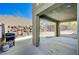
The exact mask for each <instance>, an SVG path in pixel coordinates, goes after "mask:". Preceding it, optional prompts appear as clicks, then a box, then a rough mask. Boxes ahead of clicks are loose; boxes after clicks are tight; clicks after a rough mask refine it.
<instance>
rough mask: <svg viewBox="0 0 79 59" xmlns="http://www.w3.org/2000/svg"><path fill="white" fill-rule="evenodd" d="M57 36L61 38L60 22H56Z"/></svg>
mask: <svg viewBox="0 0 79 59" xmlns="http://www.w3.org/2000/svg"><path fill="white" fill-rule="evenodd" d="M56 36H57V37H58V36H60V27H59V22H56Z"/></svg>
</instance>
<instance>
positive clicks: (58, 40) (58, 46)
mask: <svg viewBox="0 0 79 59" xmlns="http://www.w3.org/2000/svg"><path fill="white" fill-rule="evenodd" d="M76 54H77V39H73V38H67V37H42V38H40V46H39V47H35V46H33V45H32V40H31V39H25V40H21V41H16V44H15V46H14V47H12V48H10V49H9V51H7V52H3V53H1V55H76Z"/></svg>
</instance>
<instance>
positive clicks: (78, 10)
mask: <svg viewBox="0 0 79 59" xmlns="http://www.w3.org/2000/svg"><path fill="white" fill-rule="evenodd" d="M77 41H78V42H77V43H78V44H77V54H78V55H79V3H78V4H77Z"/></svg>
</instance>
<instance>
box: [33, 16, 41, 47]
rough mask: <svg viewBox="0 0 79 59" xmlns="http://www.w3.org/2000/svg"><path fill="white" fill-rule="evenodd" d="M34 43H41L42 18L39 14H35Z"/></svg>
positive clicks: (36, 44) (37, 44) (35, 44)
mask: <svg viewBox="0 0 79 59" xmlns="http://www.w3.org/2000/svg"><path fill="white" fill-rule="evenodd" d="M32 22H33V23H32V24H33V40H32V42H33V45H34V46H36V47H38V46H39V43H40V19H39V16H37V15H33V21H32Z"/></svg>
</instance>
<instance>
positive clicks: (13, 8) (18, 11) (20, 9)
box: [0, 3, 32, 19]
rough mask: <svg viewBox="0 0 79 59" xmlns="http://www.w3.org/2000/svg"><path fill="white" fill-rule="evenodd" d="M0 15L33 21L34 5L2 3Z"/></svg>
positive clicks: (0, 4)
mask: <svg viewBox="0 0 79 59" xmlns="http://www.w3.org/2000/svg"><path fill="white" fill-rule="evenodd" d="M0 15H12V16H19V17H24V18H27V19H32V3H0Z"/></svg>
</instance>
